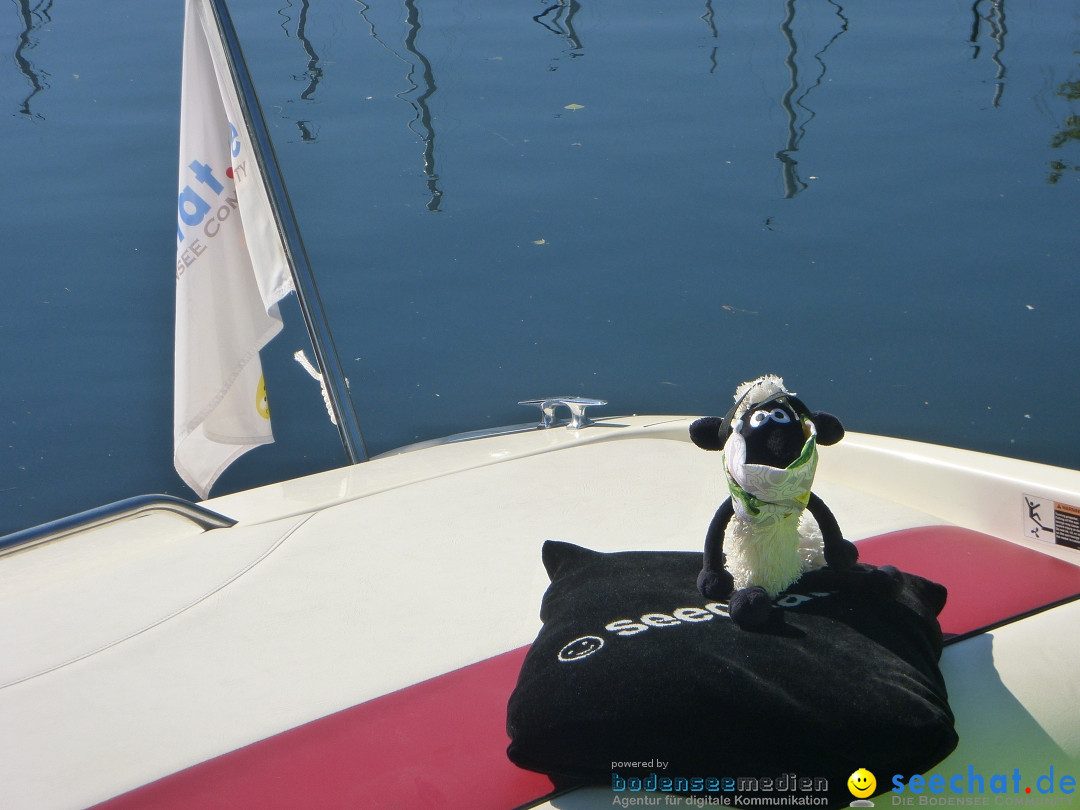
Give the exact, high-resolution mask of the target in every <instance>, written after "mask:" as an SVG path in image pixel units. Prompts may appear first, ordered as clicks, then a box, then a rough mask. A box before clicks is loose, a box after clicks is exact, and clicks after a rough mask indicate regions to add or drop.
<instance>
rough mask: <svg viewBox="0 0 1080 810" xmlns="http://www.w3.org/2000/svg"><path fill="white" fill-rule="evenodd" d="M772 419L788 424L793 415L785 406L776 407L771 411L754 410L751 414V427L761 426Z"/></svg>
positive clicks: (781, 423) (778, 422) (780, 423)
mask: <svg viewBox="0 0 1080 810" xmlns="http://www.w3.org/2000/svg"><path fill="white" fill-rule="evenodd" d="M770 419H771V420H772V421H774V422H776V423H777V424H779V425H786V424H787V423H788V422H790V421H791V416H790V415H789V414H788V412H787V411H785V410H784V409H783V408H774V409H773V410H771V411H754V412H753V413H752V414H750V427H752V428H756V427H761V426H762V425H764V424H765V423H766V422H768V421H769V420H770Z"/></svg>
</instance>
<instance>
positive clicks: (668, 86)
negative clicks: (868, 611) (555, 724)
mask: <svg viewBox="0 0 1080 810" xmlns="http://www.w3.org/2000/svg"><path fill="white" fill-rule="evenodd" d="M182 6H183V4H182V3H180V2H173V3H168V4H165V3H161V4H157V3H155V4H148V3H138V4H136V3H131V2H121V0H99V1H98V2H95V3H92V4H90V3H68V2H55V1H54V0H38V1H37V2H35V1H34V0H16V2H11V3H9V4H8V5H7V10H6V12H4V13H3V17H2V20H0V26H2V27H0V37H2V39H0V42H2V45H0V47H2V48H3V49H4V50H5V52H6V53H7V54H8V58H7V59H6V60H5V62H4V63H3V64H4V66H3V67H2V68H0V90H2V96H0V109H2V110H3V115H2V116H0V144H2V146H3V160H4V170H3V178H4V202H3V213H4V216H3V217H2V220H0V247H2V250H3V257H4V266H3V270H2V274H0V278H2V282H0V284H2V287H0V292H2V298H0V532H4V531H11V530H15V529H18V528H22V527H24V526H27V525H31V524H34V523H37V522H41V521H43V520H47V519H51V518H54V517H58V516H61V515H64V514H68V513H70V512H73V511H77V510H81V509H85V508H89V507H91V506H94V505H97V504H99V503H103V502H106V501H111V500H116V499H119V498H122V497H126V496H129V495H135V494H140V493H144V492H155V491H161V492H170V493H174V494H178V495H182V496H188V497H190V495H191V493H190V491H189V490H187V489H186V487H185V486H184V485H183V484H182V483H181V482H180V480H179V478H178V477H177V476H176V474H175V472H174V471H173V469H172V436H171V407H172V405H171V401H172V390H171V388H172V335H173V317H172V309H173V293H174V286H173V285H174V272H173V263H174V255H173V253H174V237H173V234H174V231H175V194H176V176H177V166H176V163H177V148H178V134H177V127H178V116H179V87H180V43H181V35H182V16H183V8H182ZM230 7H231V9H232V13H233V17H234V20H235V23H236V26H237V29H238V32H239V35H240V38H241V41H242V43H243V46H244V49H245V53H246V56H247V60H248V62H249V65H250V67H251V70H252V73H253V74H254V77H255V81H256V86H257V87H258V90H259V93H260V96H261V99H262V105H263V108H264V112H265V114H266V118H267V120H268V123H269V126H270V128H271V132H272V135H273V138H274V141H275V146H276V149H277V152H278V156H279V158H280V162H281V166H282V170H283V172H284V175H285V178H286V181H287V183H288V185H289V189H290V193H291V197H292V202H293V205H294V208H295V209H296V211H297V215H298V218H299V220H300V226H301V229H302V231H303V235H304V240H305V243H306V246H307V251H308V253H309V255H310V258H311V262H312V265H313V267H314V268H315V271H316V273H317V274H318V278H319V284H320V288H321V290H322V295H323V298H324V301H325V304H326V307H327V309H328V312H329V317H330V321H331V326H332V327H333V329H334V332H335V334H336V337H337V345H338V349H339V353H340V355H341V360H342V363H343V365H344V367H345V369H346V373H347V375H348V376H349V379H350V382H351V386H352V391H353V397H354V400H355V404H356V408H357V410H358V412H359V417H360V421H361V424H362V426H363V429H364V435H365V439H366V441H367V444H368V447H369V450H370V451H371V452H372V453H378V452H382V451H386V450H389V449H392V448H394V447H397V446H400V445H402V444H406V443H409V442H412V441H416V440H421V439H428V438H432V437H435V436H439V435H444V434H447V433H452V432H457V431H464V430H471V429H477V428H483V427H488V426H496V425H500V424H507V423H515V422H522V421H526V420H528V419H530V418H532V414H531V413H530V412H529V411H528V410H526V409H524V408H522V407H519V406H517V405H516V404H515V403H516V402H517V401H518V400H519V399H524V398H530V397H535V396H542V395H547V394H552V393H560V394H564V393H565V394H581V395H588V396H595V397H601V398H604V399H607V400H608V401H609V402H610V403H611V405H610V406H609V407H608V408H607V409H606V412H607V413H611V414H615V413H628V412H667V413H685V414H699V413H716V412H723V411H724V410H726V407H727V405H728V403H729V402H730V397H731V393H732V391H733V388H734V386H735V385H736V384H737V383H738V382H740V381H741V380H743V379H747V378H750V377H753V376H757V375H758V374H760V373H763V372H766V371H775V372H777V373H780V374H782V375H783V376H784V377H785V378H786V380H787V381H788V383H789V385H790V386H791V387H792V388H794V389H795V390H797V391H798V392H799V393H800V394H802V395H803V396H804V398H805V399H806V400H807V401H808V403H809V404H810V406H811V407H813V408H824V409H827V410H832V411H833V412H835V413H837V414H838V415H839V416H840V417H841V418H842V419H843V420H844V421H845V423H846V424H847V426H848V427H849V428H850V429H854V430H861V431H870V432H879V433H887V434H892V435H899V436H905V437H911V438H915V439H921V440H927V441H934V442H940V443H946V444H952V445H958V446H962V447H970V448H975V449H979V450H985V451H989V452H995V453H1002V454H1006V455H1011V456H1016V457H1020V458H1028V459H1034V460H1037V461H1043V462H1047V463H1051V464H1059V465H1066V466H1070V467H1078V466H1080V453H1078V451H1080V387H1078V385H1077V363H1078V355H1080V326H1078V319H1077V302H1078V300H1080V273H1078V266H1080V262H1078V259H1080V256H1078V253H1080V250H1078V248H1080V229H1078V215H1080V172H1078V171H1077V170H1076V167H1077V166H1078V165H1080V131H1078V130H1080V120H1078V119H1077V118H1076V116H1078V115H1080V99H1078V96H1080V86H1078V84H1077V83H1078V82H1080V55H1078V51H1080V11H1078V8H1077V6H1076V5H1075V3H1073V2H1071V1H1070V0H1025V1H1024V2H1015V0H998V2H996V3H994V2H990V0H979V2H976V3H974V4H973V3H972V2H970V0H963V2H961V1H960V0H957V1H956V2H941V0H933V1H932V2H931V1H930V0H915V1H914V2H909V3H903V4H895V3H890V4H884V3H877V4H872V5H870V6H867V5H866V4H850V5H849V4H845V3H838V2H833V1H832V0H788V2H783V1H782V0H776V1H775V2H761V0H733V1H732V2H720V0H712V2H681V1H680V0H667V2H663V3H650V2H639V1H635V0H619V2H595V1H591V0H579V2H562V3H560V2H556V0H535V1H534V0H513V2H507V1H506V0H469V2H464V0H463V1H462V2H448V1H447V0H439V2H433V1H432V2H424V0H415V2H405V3H402V2H398V3H375V2H371V3H368V4H365V3H360V2H356V1H355V0H327V1H326V2H317V3H311V4H310V7H309V5H308V4H307V3H302V2H299V0H294V2H288V3H284V4H281V3H279V4H267V3H265V2H260V1H259V0H232V2H231V4H230ZM285 317H286V319H287V327H286V331H285V333H284V334H283V335H281V336H279V337H278V338H277V339H276V340H275V341H274V343H272V344H271V346H270V347H269V349H268V350H267V351H266V352H265V353H264V364H265V366H266V374H267V381H268V389H269V397H270V403H271V408H272V410H273V414H274V428H275V433H276V435H277V438H278V441H277V443H276V444H275V445H273V446H271V447H266V448H261V449H259V450H256V451H254V452H252V453H250V454H249V455H248V456H246V457H245V458H244V459H243V460H241V461H240V462H238V463H237V464H235V465H234V466H233V468H232V469H231V470H230V471H229V472H228V473H226V475H225V476H224V477H223V478H222V479H221V481H220V482H219V484H218V486H217V487H216V488H215V490H214V492H215V494H219V493H222V492H226V491H230V490H232V489H237V488H243V487H248V486H252V485H255V484H259V483H265V482H269V481H273V480H277V479H281V478H285V477H290V476H294V475H299V474H302V473H306V472H311V471H315V470H319V469H326V468H329V467H332V466H336V465H339V464H341V463H343V462H344V454H343V452H342V451H341V449H340V446H339V444H338V440H337V434H336V431H335V430H334V428H333V427H332V426H331V425H330V424H329V422H328V421H327V419H326V416H325V411H324V410H323V406H322V402H321V399H320V397H319V393H318V389H317V386H316V385H315V383H314V382H313V381H312V380H311V379H310V378H309V377H308V376H307V375H306V373H305V372H304V371H303V370H302V369H301V368H300V367H299V366H298V365H297V364H296V363H295V362H294V361H293V360H292V355H293V352H294V351H296V350H297V349H300V348H307V346H306V337H305V334H304V330H303V326H302V323H301V321H300V317H299V312H298V310H297V308H296V306H295V304H292V303H290V304H289V305H288V306H286V307H285ZM308 352H309V354H310V349H308Z"/></svg>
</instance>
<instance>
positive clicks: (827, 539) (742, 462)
mask: <svg viewBox="0 0 1080 810" xmlns="http://www.w3.org/2000/svg"><path fill="white" fill-rule="evenodd" d="M843 436H844V427H843V425H841V424H840V420H839V419H837V418H836V417H835V416H832V415H831V414H827V413H825V412H823V411H817V412H814V413H811V412H810V411H809V410H808V409H807V407H806V406H805V405H804V404H803V403H802V402H801V401H800V400H799V399H798V398H796V397H795V395H794V394H793V393H791V392H789V391H787V390H786V389H785V388H784V381H783V380H782V379H781V378H780V377H777V376H774V375H766V376H764V377H759V378H758V379H756V380H752V381H750V382H746V383H743V384H742V385H740V386H739V387H738V388H737V389H736V391H735V406H734V407H733V408H732V409H731V410H730V411H729V412H728V414H727V416H725V417H724V418H723V419H721V418H718V417H714V416H710V417H705V418H703V419H698V420H697V421H695V422H694V423H693V424H692V425H691V426H690V438H691V439H692V440H693V442H694V444H696V445H697V446H698V447H701V448H703V449H705V450H721V449H722V450H723V451H724V455H723V461H724V471H725V473H726V475H727V483H728V490H729V491H730V493H731V497H729V498H727V499H726V500H725V501H724V502H723V503H722V504H721V505H720V508H719V509H718V510H717V511H716V515H715V516H714V517H713V519H712V523H711V524H710V525H709V530H708V533H707V535H706V537H705V554H704V564H703V566H702V569H701V573H700V574H699V575H698V579H697V585H698V590H700V591H701V593H702V594H704V595H705V596H707V597H709V598H710V599H717V600H721V601H722V600H725V599H728V600H729V601H728V612H729V613H730V615H731V618H732V619H733V620H734V621H735V623H736V624H738V625H739V626H740V627H744V628H756V627H761V626H762V625H764V624H765V623H766V622H767V621H768V618H769V615H770V613H771V608H772V601H773V600H774V599H775V598H776V597H777V596H778V595H779V594H780V593H781V592H782V591H784V590H785V589H786V588H788V587H789V586H791V585H792V584H794V583H795V582H796V581H797V580H798V579H799V578H800V577H801V576H802V574H803V573H804V572H806V571H811V570H815V569H819V568H823V567H826V566H827V567H828V568H830V569H833V570H835V571H836V572H845V571H848V570H849V569H851V568H852V567H853V566H855V563H856V561H857V560H858V557H859V552H858V551H857V550H856V548H855V544H854V543H851V542H850V541H848V540H845V539H844V537H843V535H842V534H841V532H840V527H839V525H838V524H837V522H836V518H835V517H833V514H832V512H831V511H829V508H828V507H827V506H826V505H825V502H824V501H822V500H821V498H819V497H818V496H817V495H815V494H814V493H813V492H811V487H812V485H813V483H814V473H815V471H816V469H817V460H818V450H817V446H818V445H819V444H824V445H830V444H835V443H836V442H838V441H840V439H842V438H843ZM805 512H809V513H810V516H812V518H813V520H809V519H808V518H807V516H806V514H805ZM815 523H816V526H815ZM860 568H865V567H864V566H860ZM877 570H878V571H880V572H881V573H880V574H875V576H874V577H873V579H874V580H875V582H873V583H871V582H869V581H867V582H865V583H864V585H866V586H871V587H877V586H879V585H881V586H884V589H885V590H886V591H888V592H890V594H891V595H895V591H896V588H895V586H896V585H898V584H899V573H898V572H896V570H895V569H891V568H889V567H887V566H885V567H883V568H882V569H877ZM866 573H867V572H863V574H864V576H865V574H866ZM871 573H874V572H871ZM729 597H730V599H729Z"/></svg>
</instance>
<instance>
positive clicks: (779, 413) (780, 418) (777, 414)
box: [769, 408, 791, 425]
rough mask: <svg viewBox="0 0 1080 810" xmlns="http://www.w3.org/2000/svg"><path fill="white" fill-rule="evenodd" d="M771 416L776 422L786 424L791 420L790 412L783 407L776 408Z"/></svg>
mask: <svg viewBox="0 0 1080 810" xmlns="http://www.w3.org/2000/svg"><path fill="white" fill-rule="evenodd" d="M769 418H770V419H772V420H773V421H774V422H778V423H780V424H781V425H786V424H787V423H788V422H790V421H791V416H789V415H788V412H787V411H785V410H784V409H783V408H776V409H774V410H773V412H772V413H770V414H769Z"/></svg>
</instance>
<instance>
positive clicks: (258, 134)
mask: <svg viewBox="0 0 1080 810" xmlns="http://www.w3.org/2000/svg"><path fill="white" fill-rule="evenodd" d="M209 4H210V8H211V10H212V11H213V12H214V20H215V21H216V22H217V27H218V33H219V34H220V35H221V41H222V43H223V45H224V47H225V56H226V58H227V59H228V62H229V71H230V72H231V74H232V80H233V85H234V86H235V87H236V91H237V96H238V97H239V101H240V106H241V107H242V108H243V114H244V125H245V126H246V128H247V131H248V137H249V138H250V139H251V141H250V142H251V145H252V148H253V149H254V151H255V157H256V162H257V163H258V165H259V173H260V174H261V176H262V179H263V183H264V185H265V186H266V193H267V195H268V196H269V198H270V207H271V209H272V210H273V212H274V220H275V222H276V223H277V228H278V232H279V233H280V235H281V239H282V242H283V244H284V246H285V255H286V257H287V259H288V262H289V269H290V270H291V272H292V276H293V284H294V287H295V289H296V298H297V300H298V301H299V303H300V310H301V311H302V312H303V314H304V323H305V324H306V325H307V331H308V337H309V338H310V339H311V347H312V349H314V351H315V358H316V361H317V363H318V365H319V370H320V371H321V372H322V377H323V384H324V385H325V386H326V392H327V394H328V396H329V400H330V407H331V408H332V409H333V412H334V416H335V417H336V421H337V428H338V434H339V435H340V436H341V443H342V445H344V447H345V452H346V453H347V454H348V456H349V461H350V463H353V464H357V463H359V462H361V461H367V459H368V455H367V448H366V447H365V446H364V437H363V435H362V434H361V433H360V423H359V422H358V421H357V418H356V411H355V409H354V408H353V404H352V397H350V396H349V389H348V385H347V384H346V382H345V374H344V372H343V370H342V368H341V361H340V360H339V359H338V355H337V350H336V349H335V348H334V338H333V336H332V335H331V333H330V327H329V325H328V323H327V320H326V312H325V310H324V309H323V305H322V300H321V299H320V298H319V290H318V287H317V286H316V285H315V276H314V275H313V274H312V272H311V265H310V263H309V262H308V256H307V252H306V251H305V250H304V243H303V241H302V240H301V238H300V228H299V227H298V225H297V223H296V215H295V214H294V213H293V208H292V203H291V202H290V201H289V194H288V191H287V190H286V189H285V181H284V180H283V179H282V177H281V168H280V167H279V166H278V162H277V156H276V155H275V154H274V145H273V143H271V141H270V133H269V131H268V130H267V128H266V121H265V120H264V119H263V114H262V108H261V107H260V106H259V99H258V96H256V94H255V85H254V83H253V82H252V80H251V74H250V73H249V72H248V69H247V63H246V62H245V61H244V55H243V53H242V52H241V51H240V41H239V39H238V38H237V36H236V29H235V28H234V27H233V23H232V18H231V17H230V16H229V10H228V8H226V6H225V0H209Z"/></svg>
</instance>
